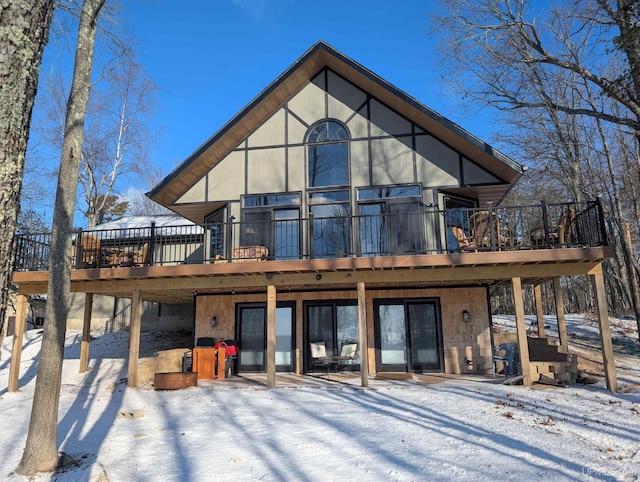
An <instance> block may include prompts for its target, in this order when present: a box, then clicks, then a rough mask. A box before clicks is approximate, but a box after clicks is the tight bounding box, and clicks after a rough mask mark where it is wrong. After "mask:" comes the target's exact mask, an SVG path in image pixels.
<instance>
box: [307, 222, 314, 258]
mask: <svg viewBox="0 0 640 482" xmlns="http://www.w3.org/2000/svg"><path fill="white" fill-rule="evenodd" d="M307 228H308V230H309V236H308V240H309V241H308V242H309V258H310V259H313V258H314V248H315V246H314V242H313V237H314V223H313V213H309V226H307Z"/></svg>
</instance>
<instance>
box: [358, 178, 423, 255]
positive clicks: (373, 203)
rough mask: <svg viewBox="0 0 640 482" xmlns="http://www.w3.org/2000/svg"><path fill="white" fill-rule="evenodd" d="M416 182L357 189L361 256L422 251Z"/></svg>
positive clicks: (419, 198)
mask: <svg viewBox="0 0 640 482" xmlns="http://www.w3.org/2000/svg"><path fill="white" fill-rule="evenodd" d="M421 193H422V191H421V189H420V186H418V185H406V186H389V187H375V188H365V189H358V207H359V210H360V222H359V229H360V250H361V254H362V255H363V256H385V255H399V254H419V253H422V252H424V249H425V247H424V229H425V228H424V219H423V216H424V215H423V213H422V197H421Z"/></svg>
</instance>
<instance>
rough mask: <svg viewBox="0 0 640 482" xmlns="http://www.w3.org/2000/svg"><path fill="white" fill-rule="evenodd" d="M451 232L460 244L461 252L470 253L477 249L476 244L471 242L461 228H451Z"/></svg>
mask: <svg viewBox="0 0 640 482" xmlns="http://www.w3.org/2000/svg"><path fill="white" fill-rule="evenodd" d="M451 231H452V232H453V237H454V238H455V240H456V241H457V242H458V250H459V251H468V250H470V249H474V248H475V243H472V242H471V241H470V240H469V238H468V237H467V235H466V234H465V232H464V230H463V229H462V228H461V227H460V226H451Z"/></svg>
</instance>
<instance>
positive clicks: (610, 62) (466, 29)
mask: <svg viewBox="0 0 640 482" xmlns="http://www.w3.org/2000/svg"><path fill="white" fill-rule="evenodd" d="M439 7H440V8H435V9H434V12H436V13H435V14H434V15H433V18H434V26H435V27H436V29H438V31H439V32H444V35H445V37H446V40H445V41H444V42H442V45H441V49H440V51H441V53H442V54H443V58H444V59H446V61H447V62H448V67H449V68H451V69H452V72H453V71H455V73H456V74H458V75H457V77H454V78H458V79H461V80H462V81H463V82H464V88H465V90H464V92H465V95H467V96H469V97H470V98H472V99H475V100H477V101H479V102H481V103H482V104H484V105H487V104H488V105H491V106H494V107H497V108H500V109H506V110H512V109H521V108H547V107H551V108H553V109H555V110H556V111H560V112H565V113H567V114H572V115H586V116H591V117H596V118H599V119H602V120H604V121H607V122H612V123H615V124H619V125H622V126H625V127H627V128H629V129H631V130H632V131H633V132H634V133H636V135H640V97H639V96H640V46H639V42H638V38H639V34H638V32H637V30H638V28H637V24H638V22H639V20H640V19H639V15H640V5H639V4H638V2H636V1H634V0H585V1H583V2H574V1H569V0H566V1H562V0H560V1H558V2H554V3H553V4H550V5H549V7H548V8H546V9H544V8H541V7H540V5H539V4H537V3H533V2H528V1H526V0H500V1H495V0H475V1H473V2H469V1H468V0H440V5H439ZM634 39H635V41H634ZM568 73H571V74H575V75H574V76H571V75H567V74H568ZM531 82H535V83H538V84H541V85H543V86H545V87H548V86H551V85H555V86H556V87H559V86H563V87H564V88H566V89H568V90H572V91H574V92H576V96H575V97H573V98H572V103H571V104H567V103H566V102H565V99H566V98H567V97H566V96H564V98H562V97H555V96H554V95H553V93H554V92H558V91H560V90H561V89H558V88H556V89H547V88H545V89H544V90H543V91H541V92H540V91H535V90H532V89H530V88H529V85H530V83H531ZM583 87H589V88H590V89H592V91H593V92H594V93H596V94H597V95H601V96H603V97H606V98H608V99H610V100H611V101H612V102H615V103H616V104H618V105H619V106H620V109H618V111H617V113H612V112H610V111H608V110H606V109H602V108H600V106H594V105H591V104H590V103H589V102H588V101H585V102H582V103H578V102H577V100H579V99H580V92H581V90H582V88H583ZM541 94H542V97H541Z"/></svg>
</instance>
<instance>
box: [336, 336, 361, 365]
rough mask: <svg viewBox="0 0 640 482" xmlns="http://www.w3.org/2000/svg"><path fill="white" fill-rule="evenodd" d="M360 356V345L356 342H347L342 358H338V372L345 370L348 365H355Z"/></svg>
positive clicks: (342, 351)
mask: <svg viewBox="0 0 640 482" xmlns="http://www.w3.org/2000/svg"><path fill="white" fill-rule="evenodd" d="M357 354H358V344H357V343H355V342H347V343H345V344H343V345H342V349H341V350H340V356H339V357H338V367H337V368H338V370H340V369H341V368H345V367H346V366H347V365H353V364H355V361H356V355H357Z"/></svg>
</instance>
